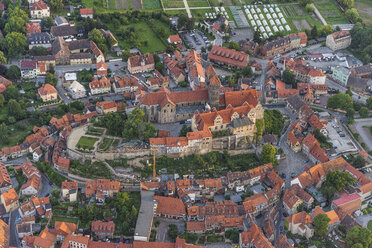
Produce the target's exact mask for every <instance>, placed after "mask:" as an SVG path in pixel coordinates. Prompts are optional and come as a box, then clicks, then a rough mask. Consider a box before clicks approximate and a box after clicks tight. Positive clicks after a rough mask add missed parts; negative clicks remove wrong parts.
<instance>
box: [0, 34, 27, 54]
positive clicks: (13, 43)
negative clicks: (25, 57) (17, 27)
mask: <svg viewBox="0 0 372 248" xmlns="http://www.w3.org/2000/svg"><path fill="white" fill-rule="evenodd" d="M1 46H2V48H3V49H4V50H5V51H6V52H7V57H8V58H9V57H13V56H18V55H19V54H23V53H24V52H25V51H26V49H27V47H28V44H27V39H26V36H25V35H24V34H22V33H19V32H11V33H8V34H7V35H6V36H5V38H4V39H2V40H1Z"/></svg>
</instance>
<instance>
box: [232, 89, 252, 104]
mask: <svg viewBox="0 0 372 248" xmlns="http://www.w3.org/2000/svg"><path fill="white" fill-rule="evenodd" d="M245 102H246V103H248V104H249V105H250V106H252V107H256V105H257V103H258V100H257V94H256V90H252V89H250V90H241V91H232V92H226V93H225V105H226V106H229V105H231V106H232V107H237V106H242V105H243V104H244V103H245Z"/></svg>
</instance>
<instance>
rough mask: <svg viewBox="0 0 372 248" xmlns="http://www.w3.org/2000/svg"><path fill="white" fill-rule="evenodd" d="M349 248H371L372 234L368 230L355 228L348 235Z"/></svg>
mask: <svg viewBox="0 0 372 248" xmlns="http://www.w3.org/2000/svg"><path fill="white" fill-rule="evenodd" d="M345 241H346V244H347V245H348V247H353V248H355V247H361V248H370V247H371V245H372V233H371V231H370V230H369V229H368V228H365V227H360V226H355V227H353V228H352V229H351V230H350V231H348V232H347V234H346V239H345Z"/></svg>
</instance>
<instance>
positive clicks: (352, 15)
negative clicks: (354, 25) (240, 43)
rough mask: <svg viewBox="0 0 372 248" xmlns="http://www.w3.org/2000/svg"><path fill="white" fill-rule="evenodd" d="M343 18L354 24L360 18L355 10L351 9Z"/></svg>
mask: <svg viewBox="0 0 372 248" xmlns="http://www.w3.org/2000/svg"><path fill="white" fill-rule="evenodd" d="M345 16H346V18H347V19H349V20H350V21H352V22H356V21H357V20H358V19H359V18H360V17H359V13H358V11H357V10H356V8H351V9H348V10H346V11H345Z"/></svg>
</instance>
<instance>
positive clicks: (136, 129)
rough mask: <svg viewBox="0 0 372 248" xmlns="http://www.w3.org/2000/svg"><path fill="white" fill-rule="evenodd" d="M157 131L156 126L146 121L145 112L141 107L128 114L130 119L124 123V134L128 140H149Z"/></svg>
mask: <svg viewBox="0 0 372 248" xmlns="http://www.w3.org/2000/svg"><path fill="white" fill-rule="evenodd" d="M155 132H156V129H155V127H154V126H153V125H152V124H151V123H150V122H146V121H145V113H144V112H143V111H142V110H141V109H135V110H133V111H132V112H131V113H130V114H129V115H128V119H127V120H126V121H125V123H124V130H123V133H122V135H123V137H124V138H125V139H126V140H132V139H142V140H148V139H149V138H150V137H154V135H155Z"/></svg>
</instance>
